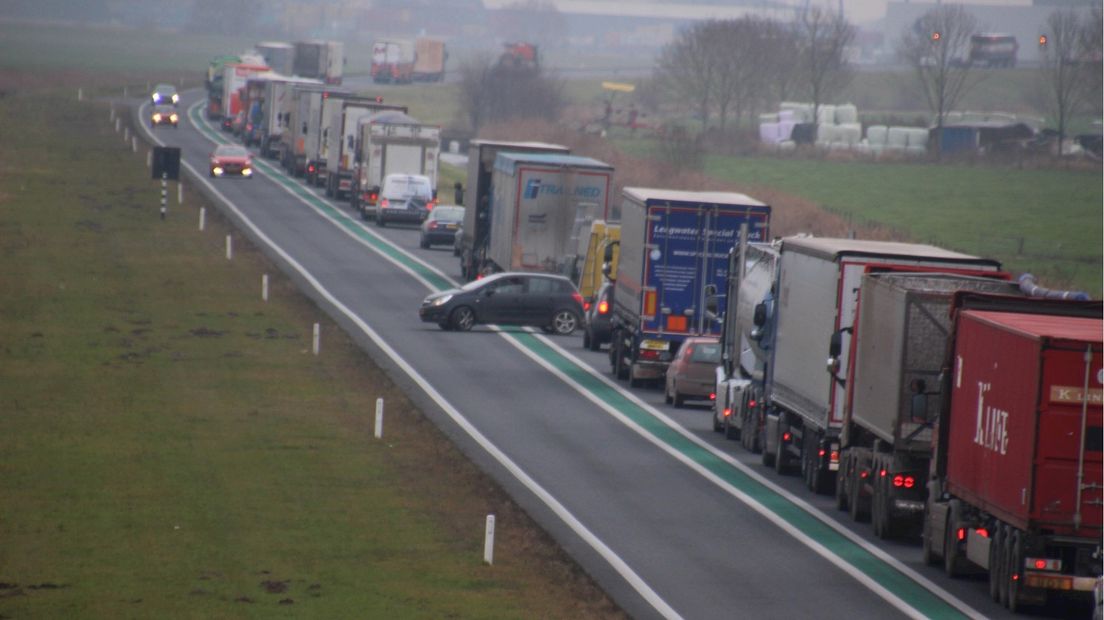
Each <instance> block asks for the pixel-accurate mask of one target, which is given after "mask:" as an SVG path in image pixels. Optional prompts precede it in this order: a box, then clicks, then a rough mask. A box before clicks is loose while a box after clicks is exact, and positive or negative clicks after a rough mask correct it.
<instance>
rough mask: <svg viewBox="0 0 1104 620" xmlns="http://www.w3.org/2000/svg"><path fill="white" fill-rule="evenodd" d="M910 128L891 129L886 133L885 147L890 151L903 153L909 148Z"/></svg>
mask: <svg viewBox="0 0 1104 620" xmlns="http://www.w3.org/2000/svg"><path fill="white" fill-rule="evenodd" d="M909 129H911V128H910V127H890V128H889V129H888V130H887V131H886V143H885V147H886V150H888V151H903V150H905V148H907V147H908V132H909Z"/></svg>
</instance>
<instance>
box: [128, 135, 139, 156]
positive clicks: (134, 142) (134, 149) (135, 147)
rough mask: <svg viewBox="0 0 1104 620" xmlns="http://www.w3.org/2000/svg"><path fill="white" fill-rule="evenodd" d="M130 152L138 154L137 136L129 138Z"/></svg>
mask: <svg viewBox="0 0 1104 620" xmlns="http://www.w3.org/2000/svg"><path fill="white" fill-rule="evenodd" d="M130 150H131V152H134V153H137V152H138V136H131V138H130Z"/></svg>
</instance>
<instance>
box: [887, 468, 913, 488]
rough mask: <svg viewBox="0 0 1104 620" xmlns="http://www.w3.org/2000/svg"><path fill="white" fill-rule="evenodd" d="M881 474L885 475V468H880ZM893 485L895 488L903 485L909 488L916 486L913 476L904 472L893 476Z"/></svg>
mask: <svg viewBox="0 0 1104 620" xmlns="http://www.w3.org/2000/svg"><path fill="white" fill-rule="evenodd" d="M882 475H883V476H884V475H885V470H882ZM893 486H895V487H897V488H901V487H904V488H906V489H911V488H912V487H914V486H916V478H913V477H912V476H906V475H904V474H897V475H896V476H894V477H893Z"/></svg>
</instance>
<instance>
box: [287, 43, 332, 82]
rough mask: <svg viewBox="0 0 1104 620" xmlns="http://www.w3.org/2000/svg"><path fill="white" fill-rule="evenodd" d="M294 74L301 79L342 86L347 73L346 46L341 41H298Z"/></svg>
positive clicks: (293, 64)
mask: <svg viewBox="0 0 1104 620" xmlns="http://www.w3.org/2000/svg"><path fill="white" fill-rule="evenodd" d="M292 66H293V68H294V71H293V73H294V74H295V75H298V76H299V77H305V78H314V79H316V80H322V81H323V82H325V83H326V84H334V85H337V84H341V77H342V75H343V73H344V71H345V44H344V43H342V42H341V41H322V40H317V39H316V40H311V41H296V42H295V60H294V61H293V63H292Z"/></svg>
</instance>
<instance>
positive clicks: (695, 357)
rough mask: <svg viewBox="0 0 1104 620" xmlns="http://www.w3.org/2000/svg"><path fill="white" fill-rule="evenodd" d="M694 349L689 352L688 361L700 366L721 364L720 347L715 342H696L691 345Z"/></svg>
mask: <svg viewBox="0 0 1104 620" xmlns="http://www.w3.org/2000/svg"><path fill="white" fill-rule="evenodd" d="M692 346H693V347H694V349H693V350H692V351H690V361H691V362H700V363H702V364H720V363H721V345H719V344H717V343H715V342H698V343H694V344H693V345H692Z"/></svg>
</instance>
